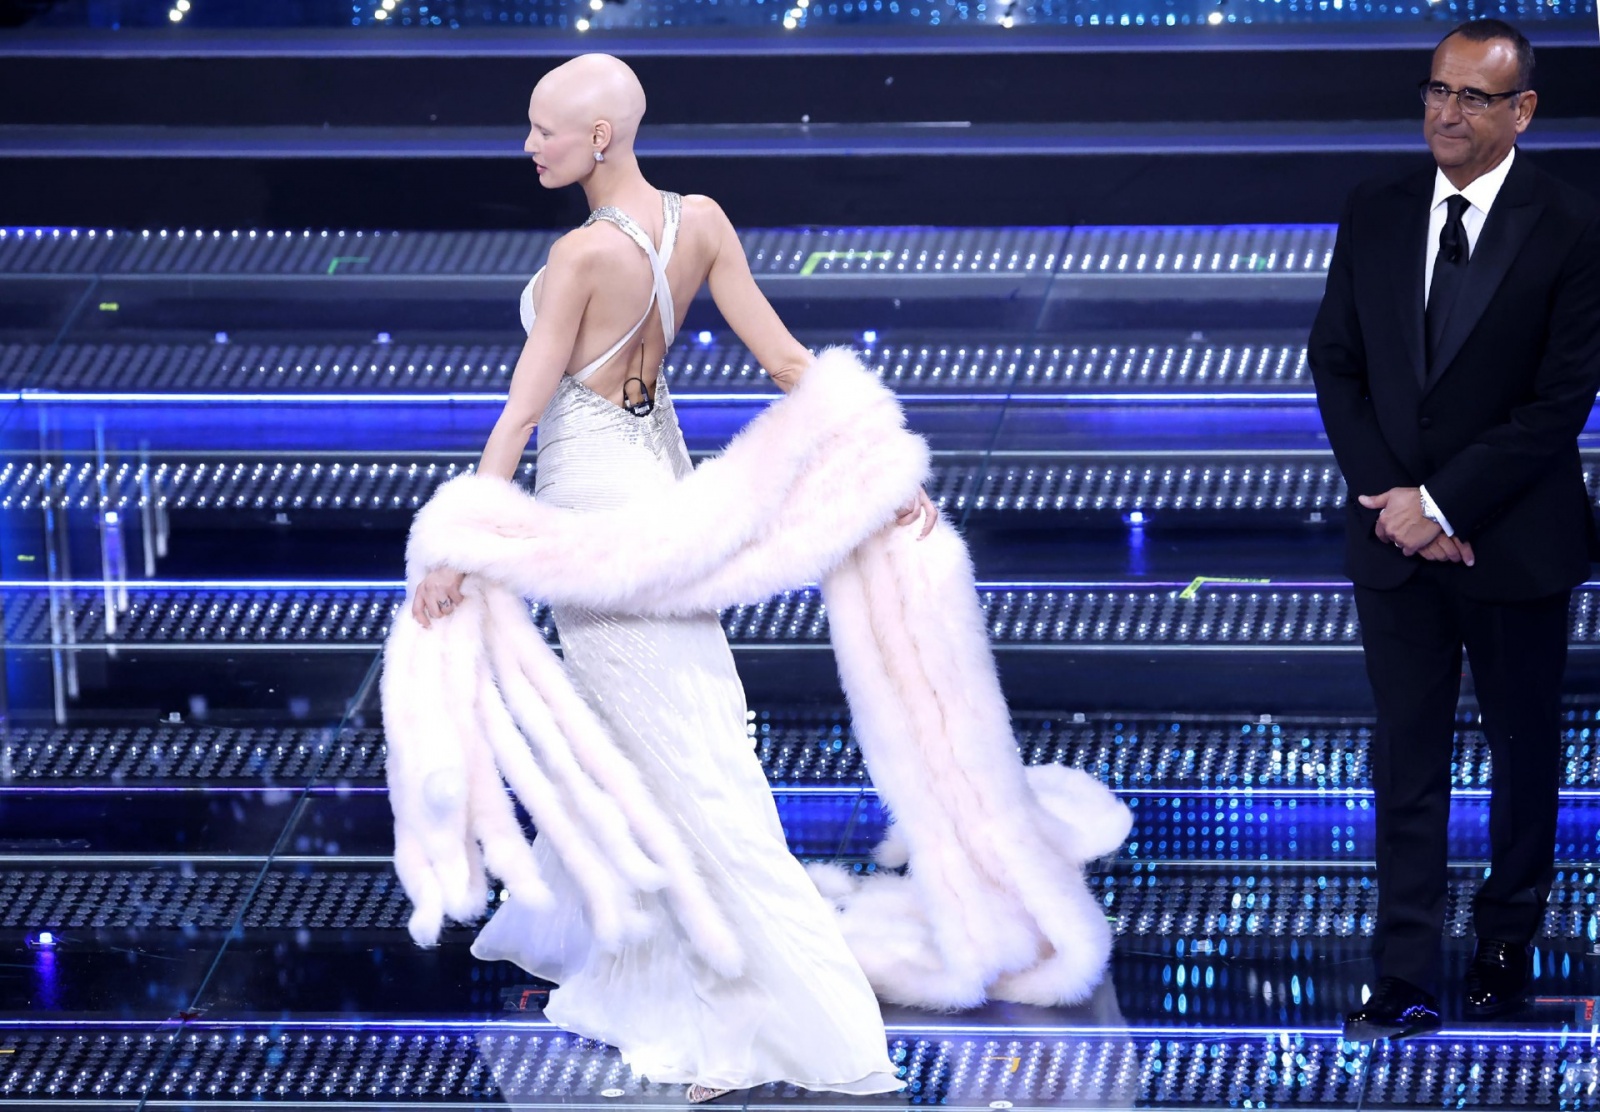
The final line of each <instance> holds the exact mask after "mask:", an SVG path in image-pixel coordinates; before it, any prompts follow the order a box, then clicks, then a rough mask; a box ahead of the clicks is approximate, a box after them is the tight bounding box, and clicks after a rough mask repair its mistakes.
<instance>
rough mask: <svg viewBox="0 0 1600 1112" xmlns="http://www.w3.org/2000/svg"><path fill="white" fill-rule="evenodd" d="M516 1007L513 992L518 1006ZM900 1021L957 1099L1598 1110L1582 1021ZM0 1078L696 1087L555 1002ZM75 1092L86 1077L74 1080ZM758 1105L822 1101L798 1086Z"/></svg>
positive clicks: (43, 1096) (471, 1100)
mask: <svg viewBox="0 0 1600 1112" xmlns="http://www.w3.org/2000/svg"><path fill="white" fill-rule="evenodd" d="M507 1006H508V1007H514V1002H513V1003H511V1004H508V1005H507ZM902 1014H903V1015H904V1016H905V1019H904V1021H901V1022H891V1023H890V1024H889V1026H888V1037H889V1045H888V1050H889V1054H890V1058H891V1060H892V1061H893V1062H894V1063H895V1064H896V1067H897V1068H898V1069H899V1070H900V1071H901V1073H902V1075H903V1076H904V1078H905V1080H906V1082H907V1086H908V1089H907V1092H906V1093H905V1094H903V1095H898V1096H896V1097H894V1098H891V1099H897V1100H901V1101H905V1100H908V1099H909V1100H910V1101H912V1102H913V1103H917V1104H923V1103H926V1104H931V1105H948V1106H951V1107H956V1108H975V1107H976V1108H986V1107H987V1108H1011V1107H1017V1108H1037V1107H1051V1108H1054V1107H1063V1106H1065V1107H1104V1108H1136V1107H1137V1108H1147V1107H1159V1108H1183V1109H1194V1108H1203V1107H1222V1108H1258V1109H1268V1108H1272V1109H1276V1108H1303V1107H1305V1106H1306V1105H1307V1104H1309V1103H1315V1104H1316V1105H1318V1106H1321V1107H1336V1108H1361V1107H1382V1108H1410V1107H1418V1108H1437V1107H1439V1105H1440V1100H1441V1094H1448V1095H1449V1100H1450V1102H1451V1104H1452V1106H1453V1107H1488V1108H1493V1107H1531V1108H1583V1107H1587V1105H1588V1098H1589V1086H1590V1084H1591V1083H1590V1081H1589V1080H1588V1079H1589V1078H1591V1077H1593V1076H1594V1075H1595V1074H1596V1072H1600V1048H1597V1047H1596V1045H1595V1044H1594V1042H1593V1041H1592V1040H1590V1039H1587V1038H1581V1037H1574V1036H1573V1035H1572V1034H1571V1033H1569V1032H1566V1031H1531V1032H1517V1031H1507V1030H1505V1029H1504V1028H1505V1025H1503V1024H1502V1025H1497V1029H1496V1030H1485V1029H1482V1028H1470V1027H1468V1028H1461V1029H1458V1030H1450V1031H1448V1032H1447V1033H1441V1034H1435V1035H1429V1036H1424V1037H1418V1038H1412V1039H1407V1040H1405V1041H1403V1042H1396V1043H1388V1042H1384V1043H1378V1044H1355V1043H1344V1042H1343V1041H1342V1040H1341V1039H1340V1038H1339V1036H1338V1034H1337V1032H1336V1031H1334V1030H1332V1029H1330V1028H1328V1027H1321V1028H1313V1029H1307V1028H1302V1027H1296V1026H1293V1025H1288V1024H1283V1025H1279V1026H1276V1027H1274V1026H1270V1025H1264V1026H1261V1027H1257V1028H1254V1029H1245V1028H1238V1027H1233V1028H1223V1029H1217V1030H1213V1029H1208V1028H1206V1027H1203V1026H1198V1025H1195V1024H1193V1023H1182V1022H1181V1019H1179V1017H1175V1019H1178V1020H1179V1022H1178V1025H1174V1026H1161V1025H1156V1024H1148V1025H1142V1026H1139V1027H1107V1026H1104V1025H1096V1024H1093V1023H1087V1024H1077V1025H1073V1024H1070V1023H1066V1022H1063V1021H1061V1020H1054V1021H1050V1022H1045V1023H1042V1024H1029V1025H1017V1024H1008V1023H1005V1022H1003V1021H1000V1020H994V1019H990V1020H987V1021H978V1022H974V1021H971V1020H966V1019H941V1018H938V1017H934V1016H918V1015H916V1014H915V1013H902ZM0 1037H3V1038H4V1039H5V1042H6V1046H7V1048H8V1053H7V1055H6V1056H4V1057H0V1092H5V1093H6V1094H8V1096H9V1098H10V1099H12V1100H16V1101H27V1102H29V1103H34V1102H37V1104H39V1105H40V1106H50V1105H52V1104H56V1103H61V1104H66V1103H69V1102H70V1103H77V1102H79V1101H81V1100H83V1099H84V1098H83V1096H82V1094H91V1093H92V1094H94V1096H95V1097H96V1098H97V1099H102V1100H106V1099H120V1100H122V1101H129V1102H132V1101H136V1100H137V1099H140V1098H148V1099H149V1100H150V1101H152V1102H163V1103H164V1102H169V1101H172V1102H176V1101H182V1102H183V1103H185V1104H186V1105H190V1106H192V1105H195V1104H198V1103H200V1102H202V1101H203V1103H204V1104H205V1105H206V1106H207V1107H219V1108H230V1107H246V1106H249V1107H257V1108H259V1107H263V1106H265V1107H272V1106H278V1107H288V1106H303V1105H306V1104H311V1103H316V1104H319V1105H320V1104H325V1103H339V1104H346V1105H364V1106H382V1107H387V1108H394V1107H408V1106H416V1107H430V1106H431V1107H438V1106H440V1105H449V1106H463V1105H474V1106H479V1105H484V1104H490V1103H493V1104H502V1103H511V1104H515V1105H516V1106H518V1107H521V1108H544V1107H550V1108H556V1107H565V1106H570V1105H571V1104H572V1103H574V1102H580V1103H582V1104H585V1105H589V1104H593V1105H598V1104H600V1103H601V1102H602V1101H610V1100H623V1101H631V1102H634V1103H646V1104H651V1105H654V1104H666V1103H681V1102H682V1091H683V1087H682V1086H681V1085H659V1084H652V1083H650V1082H648V1081H642V1080H640V1079H639V1077H638V1076H637V1075H635V1074H634V1073H633V1071H632V1070H630V1069H629V1068H628V1066H627V1065H626V1064H625V1063H624V1062H623V1061H622V1060H621V1058H620V1056H619V1055H618V1053H617V1051H616V1050H614V1049H612V1048H610V1047H607V1046H605V1045H604V1044H602V1043H599V1042H595V1041H592V1040H586V1039H580V1038H577V1037H575V1036H572V1035H569V1034H567V1033H565V1032H563V1031H560V1030H559V1029H557V1028H555V1027H554V1026H553V1025H552V1024H550V1023H549V1022H548V1021H546V1020H543V1019H542V1018H537V1017H536V1016H535V1017H522V1016H502V1017H498V1018H495V1019H476V1020H471V1021H465V1022H430V1021H429V1020H428V1019H426V1018H421V1017H418V1018H414V1019H412V1018H408V1019H407V1020H406V1021H404V1022H403V1023H396V1022H394V1021H393V1020H388V1019H376V1020H372V1021H367V1022H363V1021H360V1020H351V1019H330V1020H326V1021H306V1020H293V1019H274V1020H271V1021H268V1020H262V1021H259V1022H251V1021H248V1020H228V1019H220V1018H216V1017H212V1016H208V1017H203V1018H200V1019H198V1020H192V1021H190V1022H188V1023H185V1024H184V1025H183V1026H182V1027H178V1026H176V1025H168V1026H165V1027H163V1026H161V1025H159V1024H157V1023H154V1022H149V1023H140V1022H115V1021H103V1020H88V1021H74V1022H72V1023H70V1025H62V1026H57V1025H52V1024H49V1023H47V1022H44V1021H41V1020H28V1021H20V1022H19V1023H17V1024H15V1025H13V1026H11V1027H9V1028H8V1029H6V1030H5V1031H4V1033H3V1035H0ZM68 1094H71V1096H70V1097H69V1096H68ZM740 1099H742V1100H748V1101H749V1104H750V1107H752V1108H774V1107H792V1106H794V1105H796V1104H800V1103H806V1102H810V1103H815V1102H816V1099H817V1098H816V1096H815V1095H813V1094H808V1093H806V1092H804V1091H803V1090H799V1089H796V1088H794V1087H792V1086H789V1085H785V1084H769V1085H764V1086H760V1087H758V1088H755V1089H752V1090H750V1091H749V1092H748V1093H742V1094H740Z"/></svg>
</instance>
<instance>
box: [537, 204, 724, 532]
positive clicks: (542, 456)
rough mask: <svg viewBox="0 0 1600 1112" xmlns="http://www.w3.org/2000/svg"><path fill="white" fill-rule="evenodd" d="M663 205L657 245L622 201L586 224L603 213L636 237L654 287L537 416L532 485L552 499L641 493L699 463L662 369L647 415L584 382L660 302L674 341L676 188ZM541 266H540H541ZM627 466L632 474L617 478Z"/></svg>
mask: <svg viewBox="0 0 1600 1112" xmlns="http://www.w3.org/2000/svg"><path fill="white" fill-rule="evenodd" d="M661 211H662V224H661V229H662V230H661V246H660V247H659V248H657V246H656V244H655V243H653V242H652V241H651V239H650V236H649V234H648V233H647V232H645V230H644V229H643V228H641V227H640V226H639V224H638V222H637V221H635V220H634V219H633V218H632V217H630V216H629V215H628V214H627V213H625V212H623V211H622V210H621V209H617V208H612V207H609V206H608V207H605V208H599V209H596V210H595V211H594V212H593V213H591V214H590V216H589V219H588V220H587V221H585V224H584V226H585V227H587V226H588V225H589V224H594V223H597V222H600V221H605V222H607V223H610V224H613V225H615V226H616V227H618V228H620V229H621V230H622V231H623V232H624V233H625V234H626V235H627V236H628V238H629V239H631V240H633V242H634V243H635V244H637V245H638V247H639V249H640V250H641V251H643V252H644V254H645V257H646V258H647V259H648V260H649V262H650V270H651V277H652V289H651V292H650V300H649V302H648V303H647V304H646V305H645V308H644V313H643V315H642V316H641V317H640V318H639V321H638V323H637V324H635V325H634V326H633V328H631V329H630V330H629V331H628V332H627V334H626V335H624V336H623V337H622V338H621V339H619V340H618V341H617V342H616V343H614V344H613V345H611V347H610V348H609V349H608V350H607V351H606V352H605V353H604V354H603V355H601V356H600V357H599V358H597V359H595V360H593V361H591V362H590V363H588V364H587V365H586V366H584V367H583V368H582V369H581V370H579V371H577V372H575V373H573V374H570V375H566V376H564V377H563V378H562V379H561V383H560V385H559V386H558V387H557V388H556V392H555V394H554V396H553V397H551V399H550V402H549V404H548V405H546V406H545V411H544V413H543V415H542V416H541V417H540V418H539V425H538V454H537V460H538V466H537V472H536V478H535V487H534V489H535V492H536V493H537V494H538V495H539V496H540V497H541V498H545V499H547V500H549V501H551V502H552V503H553V504H556V505H563V506H566V507H568V508H570V509H584V510H593V509H603V508H607V507H610V506H614V505H619V504H621V503H622V502H624V501H626V500H627V499H628V498H630V497H634V496H635V495H637V494H638V493H639V483H640V482H642V481H649V480H650V479H652V478H658V479H661V480H663V481H676V480H678V479H681V478H683V477H684V476H685V475H687V474H688V473H689V472H690V471H691V470H693V464H692V463H691V461H690V459H689V452H688V448H687V447H686V446H685V444H684V442H683V433H682V432H681V431H680V429H679V428H678V419H677V413H676V411H675V410H674V408H673V405H672V396H671V394H670V392H669V391H668V389H667V384H666V381H665V379H664V378H663V377H662V375H661V374H660V373H659V369H658V373H657V375H656V385H655V399H654V400H655V407H654V408H653V409H652V410H651V412H650V413H649V414H647V415H645V416H643V417H636V416H634V415H633V414H632V413H629V412H628V411H627V410H625V409H623V408H622V407H620V406H618V405H616V404H615V403H614V402H612V401H610V400H609V399H607V398H605V397H602V396H601V395H599V394H597V393H595V392H594V391H593V390H591V389H590V388H589V387H588V386H587V385H585V383H586V382H587V381H588V379H589V378H590V377H591V376H593V375H594V373H595V372H596V371H598V370H599V369H600V368H601V367H603V366H605V365H606V364H607V363H609V362H611V360H612V359H614V358H615V357H616V356H617V354H618V353H619V352H621V351H622V350H623V349H624V348H625V347H626V346H627V345H628V344H629V343H630V342H632V341H633V339H634V338H635V337H636V336H637V335H638V334H639V330H640V329H642V328H643V327H644V326H645V324H646V323H647V322H648V321H649V319H650V313H651V311H652V310H654V309H656V308H658V307H659V309H660V319H661V333H662V338H663V339H664V340H665V342H666V345H667V346H668V347H670V346H671V344H672V341H673V339H674V337H675V336H676V333H677V313H676V310H675V307H674V305H673V300H672V288H671V286H670V284H669V283H668V281H667V263H668V262H669V261H670V260H671V258H672V252H673V249H674V247H675V246H676V245H677V240H678V229H679V227H680V225H681V222H682V211H683V199H682V198H681V197H679V196H678V195H677V194H676V193H666V192H663V193H662V194H661ZM543 273H544V270H543V268H541V269H540V271H539V274H543ZM539 274H535V275H534V276H533V278H532V279H531V280H530V281H529V282H528V284H527V285H526V286H525V287H524V288H523V291H522V299H521V303H520V306H519V307H520V310H521V315H522V324H523V327H524V328H525V329H527V330H528V331H532V329H533V325H534V321H535V319H536V312H537V311H536V310H535V308H534V304H533V291H534V284H535V283H536V282H537V281H538V280H539ZM640 453H643V455H642V456H641V455H640ZM624 473H626V474H629V475H631V476H633V479H632V480H631V481H628V482H621V481H618V480H619V479H620V477H621V475H622V474H624Z"/></svg>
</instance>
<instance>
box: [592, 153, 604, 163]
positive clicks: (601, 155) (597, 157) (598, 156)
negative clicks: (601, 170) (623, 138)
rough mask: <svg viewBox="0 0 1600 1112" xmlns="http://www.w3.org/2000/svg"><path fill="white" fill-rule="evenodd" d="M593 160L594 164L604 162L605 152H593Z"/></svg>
mask: <svg viewBox="0 0 1600 1112" xmlns="http://www.w3.org/2000/svg"><path fill="white" fill-rule="evenodd" d="M594 160H595V161H596V162H604V161H605V160H606V152H605V151H595V152H594Z"/></svg>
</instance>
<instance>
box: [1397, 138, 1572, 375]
mask: <svg viewBox="0 0 1600 1112" xmlns="http://www.w3.org/2000/svg"><path fill="white" fill-rule="evenodd" d="M1533 184H1534V180H1533V167H1532V165H1531V164H1530V163H1529V162H1528V161H1527V159H1526V158H1525V157H1519V158H1518V159H1517V161H1516V162H1514V163H1512V164H1511V173H1510V174H1509V175H1508V176H1507V177H1506V181H1505V184H1504V185H1503V186H1501V187H1500V195H1499V196H1498V197H1496V198H1495V202H1494V207H1493V208H1491V209H1490V210H1489V219H1488V220H1487V221H1485V222H1484V225H1483V231H1482V232H1481V233H1480V234H1479V236H1478V245H1477V247H1476V248H1475V249H1474V250H1473V252H1472V261H1471V262H1469V263H1468V264H1467V273H1466V276H1465V277H1464V278H1463V279H1462V282H1461V291H1460V293H1459V294H1457V296H1456V304H1455V308H1454V309H1452V310H1451V312H1450V319H1449V320H1447V321H1446V322H1445V326H1444V335H1443V336H1441V337H1440V339H1439V350H1438V351H1436V352H1434V355H1433V363H1432V365H1431V366H1429V368H1428V378H1427V382H1426V383H1425V385H1424V389H1432V388H1433V386H1434V385H1435V384H1436V383H1437V382H1438V381H1439V379H1440V378H1441V377H1442V376H1443V375H1444V373H1445V372H1446V371H1447V370H1449V368H1450V364H1451V362H1452V361H1453V360H1454V359H1455V357H1456V356H1457V355H1459V354H1461V349H1462V347H1463V346H1464V345H1465V344H1466V342H1467V337H1468V336H1470V335H1471V334H1472V330H1473V329H1474V328H1475V327H1477V324H1478V320H1479V318H1481V317H1482V316H1483V313H1484V310H1486V309H1487V308H1488V307H1489V302H1490V301H1491V300H1493V298H1494V294H1495V291H1496V290H1498V289H1499V288H1500V283H1501V282H1503V281H1505V277H1506V272H1507V271H1509V270H1510V269H1511V264H1512V263H1513V262H1515V261H1516V258H1517V253H1518V252H1519V251H1521V250H1522V245H1523V244H1524V243H1525V242H1527V239H1528V235H1529V233H1531V232H1532V231H1533V226H1534V224H1536V223H1537V222H1538V220H1539V215H1540V213H1542V212H1543V211H1544V206H1543V205H1542V204H1540V203H1539V200H1538V198H1537V197H1536V195H1535V193H1534V190H1533Z"/></svg>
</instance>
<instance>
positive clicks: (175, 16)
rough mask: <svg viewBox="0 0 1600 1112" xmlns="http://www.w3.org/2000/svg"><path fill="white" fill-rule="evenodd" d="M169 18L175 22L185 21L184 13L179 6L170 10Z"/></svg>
mask: <svg viewBox="0 0 1600 1112" xmlns="http://www.w3.org/2000/svg"><path fill="white" fill-rule="evenodd" d="M167 18H168V19H170V20H172V22H174V23H182V22H183V13H182V12H180V11H179V10H178V9H177V8H173V9H172V10H171V11H170V12H168V13H167Z"/></svg>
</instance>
